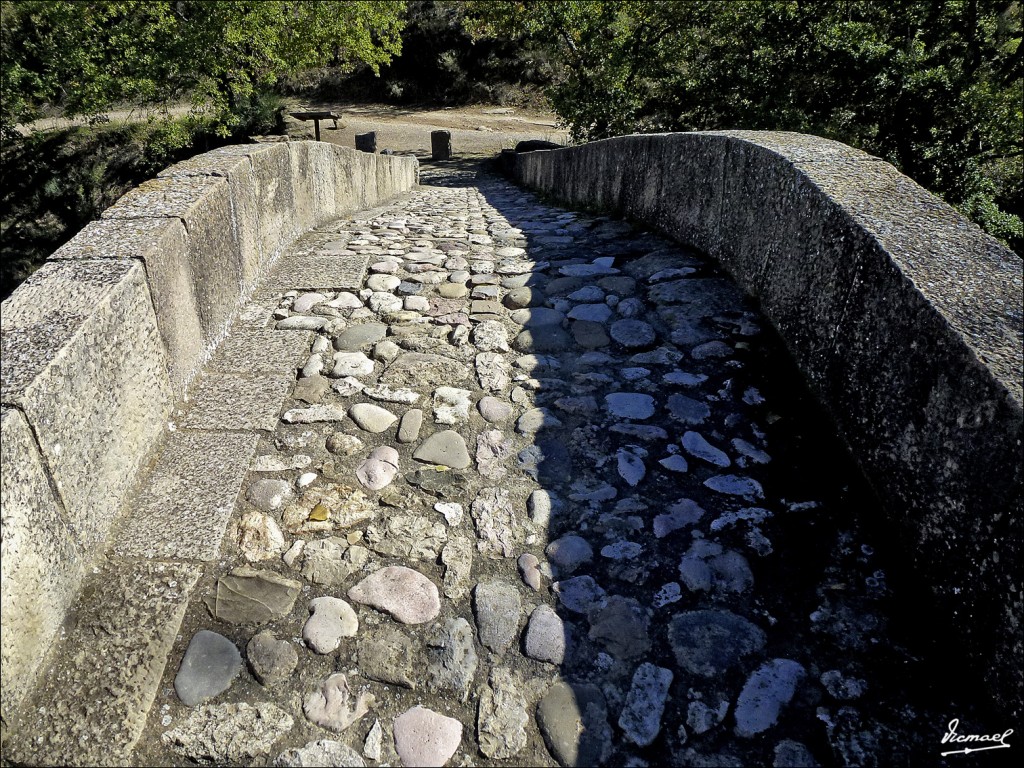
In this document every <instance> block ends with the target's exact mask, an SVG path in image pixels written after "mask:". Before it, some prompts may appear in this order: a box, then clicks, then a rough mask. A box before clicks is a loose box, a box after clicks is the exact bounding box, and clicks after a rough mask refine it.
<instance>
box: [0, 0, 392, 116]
mask: <svg viewBox="0 0 1024 768" xmlns="http://www.w3.org/2000/svg"><path fill="white" fill-rule="evenodd" d="M404 10H405V4H404V3H403V2H399V1H397V0H387V1H386V2H370V1H366V2H340V1H339V0H316V1H315V2H301V1H300V0H291V1H285V0H216V1H214V0H78V1H73V0H0V13H2V18H0V36H2V43H3V59H2V86H0V101H2V107H0V129H6V131H7V132H8V133H9V132H10V130H11V128H13V126H14V125H15V124H16V123H19V122H24V121H26V120H29V119H32V118H33V117H35V116H37V115H38V114H39V111H40V110H41V109H42V108H43V107H45V106H47V105H57V106H59V107H60V108H62V109H63V111H64V112H65V113H66V114H69V115H90V114H97V113H99V112H102V111H104V110H108V109H110V108H111V107H112V106H114V105H118V104H124V103H127V104H133V105H144V104H158V103H166V102H168V101H171V100H178V99H181V98H185V97H190V98H191V99H192V100H193V101H194V103H195V105H196V107H197V112H202V113H204V114H205V115H206V116H207V117H209V118H210V119H212V120H213V121H214V123H215V124H216V126H217V128H218V130H219V132H220V133H221V134H224V135H226V134H227V133H228V132H230V127H231V126H232V125H233V124H236V123H238V122H239V119H240V117H242V116H244V115H245V113H246V112H247V110H251V109H252V108H253V106H254V103H256V104H257V105H258V102H259V99H260V97H259V94H260V93H261V92H263V91H266V90H268V89H270V88H271V87H273V86H274V85H276V84H277V83H278V82H279V81H280V80H281V79H282V78H284V77H286V76H289V75H293V74H295V73H297V72H300V71H301V70H303V69H306V68H309V67H314V66H322V65H324V64H328V63H333V64H337V65H347V66H351V65H353V64H355V63H357V62H362V63H365V64H366V65H367V66H369V67H371V68H374V69H376V68H379V67H380V65H381V64H384V63H386V62H388V61H390V59H391V57H392V56H393V55H395V54H397V53H398V52H399V51H400V50H401V36H400V33H401V29H402V25H403V14H404Z"/></svg>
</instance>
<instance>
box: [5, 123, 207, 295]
mask: <svg viewBox="0 0 1024 768" xmlns="http://www.w3.org/2000/svg"><path fill="white" fill-rule="evenodd" d="M223 141H224V139H221V138H220V137H217V136H215V135H214V134H213V132H212V130H211V124H210V123H209V122H205V121H202V120H200V119H197V118H195V117H188V118H184V119H179V120H157V119H154V120H151V121H148V122H144V123H136V124H133V125H120V126H111V125H105V126H102V127H96V128H86V127H81V128H73V129H70V130H66V131H49V132H39V133H34V134H31V135H29V136H26V137H18V138H13V139H9V140H8V141H5V142H4V145H3V148H2V150H0V169H2V171H0V172H2V177H0V299H2V298H6V297H7V296H8V295H9V294H10V293H11V291H13V290H14V288H15V287H17V285H18V284H19V283H20V282H21V281H22V280H24V279H25V278H26V277H28V275H30V274H31V273H32V272H33V271H34V270H35V269H37V268H38V267H39V266H40V265H41V264H42V263H43V261H44V260H45V259H46V257H47V256H49V255H50V254H51V253H53V251H54V250H56V249H57V248H58V247H60V246H61V245H62V244H63V243H65V242H67V240H69V239H70V238H71V237H72V236H73V235H74V234H75V233H76V232H78V231H79V230H80V229H81V228H82V227H84V226H85V225H86V224H88V223H89V222H90V221H92V220H93V219H95V218H96V217H98V216H99V214H100V213H101V212H102V211H103V210H105V209H106V208H108V207H110V206H111V205H112V204H113V203H114V202H115V201H116V200H117V199H118V198H119V197H120V196H121V195H123V194H124V193H125V192H127V191H128V190H129V189H131V188H132V187H134V186H137V185H139V184H141V183H142V182H143V181H145V180H146V179H149V178H152V177H153V176H154V175H155V174H156V173H157V172H158V171H160V170H162V169H164V168H166V167H167V166H168V165H170V164H172V163H174V162H177V161H178V160H181V159H184V158H185V157H188V156H189V155H192V154H194V153H196V152H201V151H205V150H207V149H212V148H213V147H214V146H216V145H218V144H220V143H223Z"/></svg>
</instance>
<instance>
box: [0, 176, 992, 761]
mask: <svg viewBox="0 0 1024 768" xmlns="http://www.w3.org/2000/svg"><path fill="white" fill-rule="evenodd" d="M234 318H235V319H234V320H233V322H232V324H231V325H230V329H229V330H228V332H227V334H226V335H225V336H224V337H223V339H222V340H220V341H219V343H218V344H217V345H216V348H215V351H214V352H213V354H212V357H211V358H210V359H209V360H208V362H206V363H205V364H204V365H203V366H202V368H201V369H199V370H198V373H197V374H196V375H195V376H194V378H192V379H191V380H190V381H189V382H188V387H187V395H186V396H182V397H180V398H177V399H176V401H175V405H174V409H173V411H172V412H171V413H170V416H169V419H168V428H167V429H166V431H165V432H164V433H163V435H162V437H161V438H160V439H159V442H158V448H157V449H155V451H154V452H153V453H152V454H151V458H150V460H149V461H148V463H147V464H146V465H145V466H144V467H142V468H141V471H140V474H139V480H138V482H137V484H135V486H134V489H133V490H132V491H131V493H130V494H128V495H127V496H126V501H125V503H124V505H123V507H122V510H121V512H120V514H119V515H118V516H117V517H116V518H115V519H114V520H113V522H112V523H111V525H110V534H109V536H108V537H107V538H106V545H105V546H106V550H105V552H104V553H103V554H102V555H101V556H98V557H96V558H95V559H94V560H91V561H89V565H88V569H87V571H86V573H85V576H84V579H83V582H82V587H81V591H80V596H79V598H78V599H77V601H76V602H75V603H74V604H73V607H72V608H71V609H70V610H69V612H68V617H67V620H66V622H65V623H64V625H63V627H62V628H61V629H60V630H59V632H57V633H56V635H54V636H53V637H52V638H51V639H50V640H48V641H47V647H46V648H41V649H39V656H40V658H43V657H45V660H44V661H43V662H42V663H43V666H42V667H41V669H40V672H39V674H38V677H37V680H38V682H37V683H36V684H35V686H34V687H33V689H32V690H31V692H30V693H28V694H26V698H25V700H24V702H22V703H21V706H20V708H19V709H18V712H17V714H15V715H11V716H9V717H8V718H7V719H6V721H5V734H4V743H3V759H4V761H5V763H7V764H13V765H51V764H77V765H107V764H111V765H113V764H121V765H193V764H196V763H199V764H217V765H280V766H302V765H304V766H312V765H336V766H342V765H345V766H350V765H369V766H373V765H406V766H413V765H438V766H439V765H461V766H468V765H481V766H484V765H531V766H532V765H558V764H561V765H580V766H591V765H623V766H645V765H649V766H655V765H694V766H732V765H736V766H747V765H774V766H810V765H822V766H827V765H890V764H906V763H915V764H916V763H918V762H920V763H923V764H932V763H937V762H939V760H940V757H939V753H940V752H942V751H947V750H949V749H950V747H949V746H943V744H942V743H941V739H942V736H943V735H945V734H947V731H948V730H949V723H950V721H951V720H953V719H954V718H957V719H958V720H959V723H960V725H959V728H960V731H961V732H963V733H981V732H984V733H992V732H997V731H998V732H1002V731H1004V730H1006V729H1007V728H1009V727H1012V725H1011V724H1010V723H1009V722H1004V721H1003V720H1002V719H999V718H1000V717H1002V716H1003V715H1004V714H1005V712H1006V710H1005V709H1002V708H1000V707H998V706H993V707H990V706H989V705H988V703H987V702H988V694H987V693H986V689H985V688H984V686H983V685H982V683H981V682H980V681H978V680H976V679H974V678H972V677H971V675H970V673H969V672H968V673H964V674H961V673H960V672H959V671H958V664H957V653H958V646H957V645H956V643H955V641H954V640H953V639H951V638H950V637H948V632H947V631H946V629H945V628H944V624H943V621H942V619H941V618H937V617H936V615H935V614H934V613H929V612H928V611H927V610H921V609H920V606H921V605H930V604H929V603H927V596H926V590H925V588H924V587H923V586H922V585H921V584H920V583H919V581H918V579H917V577H916V576H915V575H914V574H913V573H911V572H910V571H909V569H908V568H907V559H908V558H907V557H906V555H905V553H904V551H903V549H902V545H901V544H900V542H899V540H897V539H895V538H894V537H893V536H892V535H890V532H889V529H888V528H887V524H886V522H885V520H884V516H883V515H882V513H881V508H882V505H881V502H880V501H879V500H878V499H877V498H876V497H875V496H874V495H873V492H872V491H871V490H870V488H869V487H868V485H867V484H866V483H865V482H864V480H863V479H861V476H860V474H859V470H858V469H857V467H856V465H855V464H854V462H853V461H852V460H851V459H850V457H849V455H848V454H847V453H846V452H845V449H844V448H843V447H842V445H841V443H840V441H839V440H838V439H836V437H835V434H834V427H833V426H832V423H831V421H830V420H829V418H828V417H827V416H826V415H825V412H824V411H823V410H821V409H820V407H819V406H818V405H816V404H815V402H814V399H813V398H812V396H811V395H810V394H809V393H808V392H807V391H806V390H805V388H804V386H805V385H804V384H803V383H802V379H801V376H800V374H799V372H798V371H797V369H796V367H795V365H794V363H793V362H792V360H791V358H790V357H789V356H788V355H787V354H786V352H785V350H784V348H783V345H782V343H781V342H780V341H779V339H778V338H777V337H776V336H775V333H774V331H773V329H772V327H771V325H770V324H769V323H767V322H766V321H765V319H764V318H763V317H762V316H760V315H759V313H758V311H757V308H756V306H755V305H754V304H753V303H752V302H751V301H750V300H749V299H748V298H745V297H744V294H743V292H742V291H741V290H740V289H739V288H737V286H736V285H735V283H734V282H732V280H731V279H730V278H729V277H728V276H727V275H726V274H725V273H724V272H723V271H721V269H720V268H719V267H718V266H716V264H715V263H713V262H712V261H710V260H709V259H708V258H706V257H704V256H702V255H701V254H699V253H697V252H695V251H693V250H690V249H688V248H686V247H684V246H681V245H680V244H678V243H676V242H673V241H671V240H668V239H666V238H665V237H663V236H661V235H658V234H656V233H653V232H650V231H646V230H643V229H640V228H636V227H634V226H632V225H630V224H629V223H627V222H624V221H622V220H619V219H615V218H609V217H607V216H601V215H597V214H587V213H582V212H573V211H568V210H565V209H561V208H557V207H553V206H551V205H549V204H545V203H544V202H542V201H541V200H540V199H538V198H537V197H536V196H535V195H534V194H533V193H531V192H528V191H524V190H522V189H519V188H517V187H515V186H513V185H512V184H511V183H509V182H508V181H506V180H504V179H501V178H499V177H496V176H491V175H488V174H487V173H484V172H482V171H479V170H478V169H477V168H475V167H463V168H459V167H457V166H456V165H447V166H446V167H428V168H423V169H421V178H420V185H419V186H416V187H415V188H413V189H412V190H411V191H409V192H407V193H405V194H403V196H402V197H400V198H399V199H398V200H396V201H394V202H391V203H389V204H387V205H386V206H384V207H376V208H374V209H372V210H367V211H362V212H358V213H354V214H351V215H346V216H343V217H342V218H334V219H333V220H330V221H324V222H322V223H319V224H317V225H316V226H314V227H313V228H312V229H311V230H309V231H307V232H305V233H304V234H302V235H301V236H299V237H298V239H296V240H294V241H293V242H292V243H291V244H290V245H289V246H288V247H287V248H286V249H285V250H284V251H283V253H282V254H281V255H280V257H279V258H277V259H276V260H275V261H274V263H273V265H272V266H271V268H270V270H269V271H268V272H267V273H266V274H265V275H263V276H262V277H261V278H260V280H259V281H258V283H257V284H256V285H255V287H254V289H253V291H252V293H251V295H250V296H249V297H248V298H245V299H244V300H243V302H242V303H241V304H240V309H239V311H238V312H237V313H236V314H235V315H234ZM73 374H74V371H69V372H68V375H73ZM6 402H7V401H6V400H5V403H6ZM8 417H9V413H8V412H5V419H7V418H8ZM11 418H13V417H11ZM6 428H7V422H6V421H5V429H6ZM5 436H6V435H5ZM111 439H116V435H114V436H112V437H111ZM7 450H8V449H7V448H6V447H5V453H4V460H5V462H7V461H8V460H9V454H8V453H7ZM12 498H13V497H12ZM5 525H6V523H5ZM5 535H6V534H5ZM6 546H7V543H6V540H5V547H6ZM7 556H8V552H7V550H6V549H5V558H6V557H7ZM5 573H6V571H5ZM4 606H5V607H4V622H5V624H6V623H7V622H8V621H9V618H8V613H7V612H8V610H11V609H13V610H15V611H17V610H18V609H19V606H18V605H17V604H15V605H13V606H8V604H7V603H6V602H5V604H4ZM4 675H5V677H6V676H7V675H8V671H7V670H6V669H5V671H4ZM5 684H6V681H5ZM1009 741H1012V739H1010V740H1009Z"/></svg>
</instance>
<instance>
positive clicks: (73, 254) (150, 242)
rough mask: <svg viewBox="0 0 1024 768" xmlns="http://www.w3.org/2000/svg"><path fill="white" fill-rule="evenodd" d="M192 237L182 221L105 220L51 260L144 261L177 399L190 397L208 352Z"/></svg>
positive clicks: (89, 229) (95, 223)
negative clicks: (191, 259) (190, 245)
mask: <svg viewBox="0 0 1024 768" xmlns="http://www.w3.org/2000/svg"><path fill="white" fill-rule="evenodd" d="M187 236H188V235H187V233H186V231H185V227H184V225H183V224H182V223H181V221H180V220H179V219H170V218H151V219H100V220H99V221H94V222H92V223H90V224H89V225H88V226H86V227H85V229H83V230H82V231H81V232H79V233H78V234H77V235H75V236H74V237H73V238H71V240H70V241H68V242H67V243H66V244H65V245H63V246H61V247H60V248H58V249H57V250H56V251H55V252H54V254H53V255H52V256H51V257H50V259H51V260H69V259H73V260H83V259H123V260H129V259H141V260H142V261H143V262H145V264H146V276H147V279H148V284H149V290H150V293H151V294H152V296H153V305H154V308H155V309H156V319H157V324H158V325H159V327H160V336H161V337H162V338H163V340H164V345H165V346H166V348H167V352H168V373H169V375H170V378H171V384H172V387H173V389H174V394H175V396H176V397H180V396H181V395H182V394H184V392H185V389H186V388H187V387H188V384H189V382H190V381H191V380H192V377H193V376H194V375H195V373H196V370H197V367H198V366H199V365H200V363H201V361H202V358H203V355H204V352H205V350H206V344H205V342H204V340H203V331H202V327H201V323H200V320H199V306H198V303H197V300H196V291H195V285H194V284H193V282H192V272H191V269H190V267H189V259H188V253H187V249H188V244H187Z"/></svg>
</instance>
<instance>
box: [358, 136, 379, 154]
mask: <svg viewBox="0 0 1024 768" xmlns="http://www.w3.org/2000/svg"><path fill="white" fill-rule="evenodd" d="M356 149H357V150H359V151H360V152H370V153H374V152H376V151H377V132H376V131H368V132H367V133H357V134H356Z"/></svg>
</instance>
